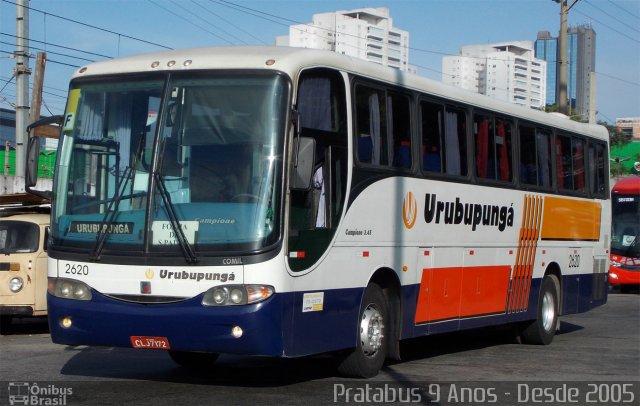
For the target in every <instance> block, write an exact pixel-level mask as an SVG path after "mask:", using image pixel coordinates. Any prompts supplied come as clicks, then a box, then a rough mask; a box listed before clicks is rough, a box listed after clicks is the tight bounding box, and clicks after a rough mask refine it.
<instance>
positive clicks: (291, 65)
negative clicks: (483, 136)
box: [72, 46, 609, 141]
mask: <svg viewBox="0 0 640 406" xmlns="http://www.w3.org/2000/svg"><path fill="white" fill-rule="evenodd" d="M313 67H329V68H335V69H338V70H342V71H345V72H349V73H353V74H356V75H361V76H364V77H369V78H372V79H376V80H380V81H384V82H387V83H392V84H397V85H399V86H403V87H406V88H409V89H413V90H418V91H422V92H425V93H429V94H432V95H434V96H437V97H441V98H444V99H448V100H451V101H452V102H456V103H464V104H467V105H471V106H475V107H478V108H483V109H487V110H490V111H496V112H499V113H503V114H508V115H510V116H513V117H518V118H520V119H524V120H530V121H533V122H537V123H543V124H546V125H549V126H552V127H557V128H560V129H565V130H567V131H573V132H576V133H581V134H585V135H590V136H593V137H596V138H599V139H601V140H606V141H608V140H609V133H608V131H607V130H606V128H604V127H603V126H599V125H593V124H584V123H578V122H576V121H572V120H570V119H569V118H568V117H566V116H564V115H561V114H553V113H545V112H542V111H538V110H535V109H531V108H527V107H522V106H518V105H515V104H512V103H508V102H505V101H501V100H496V99H494V98H491V97H488V96H485V95H481V94H478V93H474V92H471V91H468V90H465V89H461V88H458V87H454V86H450V85H445V84H443V83H442V82H439V81H436V80H433V79H428V78H425V77H421V76H418V75H415V74H412V73H407V72H402V71H400V70H398V69H394V68H390V67H384V66H381V65H378V64H376V63H373V62H368V61H365V60H361V59H358V58H353V57H349V56H346V55H342V54H338V53H336V52H332V51H323V50H315V49H307V48H293V47H275V46H226V47H208V48H187V49H180V50H171V51H163V52H156V53H148V54H140V55H135V56H128V57H122V58H116V59H111V60H108V61H101V62H95V63H92V64H90V65H87V66H84V67H82V68H80V69H78V70H77V71H76V72H75V73H74V75H73V76H72V79H77V78H82V77H89V76H99V75H114V74H125V73H144V72H162V71H166V72H168V71H173V72H176V71H177V72H184V71H198V70H208V69H268V70H273V71H282V72H284V73H286V74H287V75H289V76H290V77H291V78H294V79H295V78H296V76H297V75H298V74H299V73H300V71H302V70H303V69H306V68H313Z"/></svg>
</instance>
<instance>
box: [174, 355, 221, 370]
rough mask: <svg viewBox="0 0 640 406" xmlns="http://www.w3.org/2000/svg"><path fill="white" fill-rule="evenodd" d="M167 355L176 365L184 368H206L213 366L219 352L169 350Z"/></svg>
mask: <svg viewBox="0 0 640 406" xmlns="http://www.w3.org/2000/svg"><path fill="white" fill-rule="evenodd" d="M169 356H170V357H171V359H172V360H173V362H175V363H176V364H178V365H181V366H183V367H186V368H191V369H198V370H207V369H211V368H212V367H213V364H214V363H215V362H216V360H217V359H218V357H219V356H220V355H219V354H215V353H209V352H188V351H174V350H169Z"/></svg>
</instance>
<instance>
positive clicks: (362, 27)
mask: <svg viewBox="0 0 640 406" xmlns="http://www.w3.org/2000/svg"><path fill="white" fill-rule="evenodd" d="M276 44H277V45H280V46H292V47H301V48H313V49H325V50H329V51H335V52H338V53H341V54H345V55H349V56H353V57H356V58H360V59H364V60H367V61H370V62H374V63H377V64H380V65H384V66H390V67H392V68H396V69H399V70H401V71H415V69H411V68H410V66H409V33H408V32H407V31H404V30H401V29H399V28H397V27H394V26H393V20H392V18H391V16H390V14H389V9H388V8H384V7H381V8H362V9H356V10H351V11H336V12H330V13H319V14H314V15H313V17H312V21H311V22H310V23H308V24H298V25H292V26H290V27H289V35H288V36H284V37H278V38H277V39H276Z"/></svg>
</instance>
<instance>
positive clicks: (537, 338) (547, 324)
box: [520, 275, 560, 345]
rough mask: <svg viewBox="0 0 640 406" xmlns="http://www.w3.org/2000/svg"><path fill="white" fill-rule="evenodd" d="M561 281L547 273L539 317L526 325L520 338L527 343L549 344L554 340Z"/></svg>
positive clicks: (540, 301) (540, 296)
mask: <svg viewBox="0 0 640 406" xmlns="http://www.w3.org/2000/svg"><path fill="white" fill-rule="evenodd" d="M559 288H560V283H559V282H558V278H557V277H556V276H554V275H546V276H545V277H544V278H543V279H542V284H541V285H540V294H539V295H538V310H537V317H536V320H535V321H534V322H532V323H531V324H529V325H528V326H526V327H525V328H524V329H523V330H522V333H521V334H520V338H521V340H522V342H523V343H526V344H541V345H547V344H550V343H551V341H553V336H555V334H556V330H557V326H558V308H559V306H558V304H559V303H560V300H559V297H560V292H559V290H560V289H559Z"/></svg>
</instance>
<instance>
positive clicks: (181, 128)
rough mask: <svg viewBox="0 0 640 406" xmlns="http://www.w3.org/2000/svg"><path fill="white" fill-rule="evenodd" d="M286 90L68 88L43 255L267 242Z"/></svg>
mask: <svg viewBox="0 0 640 406" xmlns="http://www.w3.org/2000/svg"><path fill="white" fill-rule="evenodd" d="M287 91H288V86H287V81H286V79H285V78H283V77H282V76H278V75H276V74H269V75H248V74H244V75H205V74H203V75H201V76H196V77H194V76H193V75H191V76H189V77H188V78H181V77H179V76H167V77H163V76H157V77H155V78H153V77H152V78H151V79H149V76H146V77H145V78H143V79H140V78H138V79H135V78H134V79H128V80H120V81H114V80H113V78H111V79H109V80H101V81H99V82H96V81H91V82H86V83H85V82H77V83H72V87H71V91H70V95H69V101H68V104H67V111H66V114H65V122H64V124H63V136H62V145H61V147H60V154H59V161H58V170H57V171H56V177H57V179H56V183H55V184H56V190H55V193H56V200H55V202H54V206H53V210H54V213H55V215H54V216H53V224H52V242H53V245H52V248H55V247H58V248H63V247H65V246H70V247H71V246H72V247H74V248H75V249H76V250H77V249H78V248H83V247H84V248H86V249H87V250H88V251H89V252H93V253H94V254H95V255H96V256H98V257H99V255H100V253H101V252H102V251H103V249H104V250H106V251H110V252H111V253H113V252H116V251H117V252H132V251H133V252H144V253H146V254H149V255H153V254H157V253H172V252H175V253H180V252H185V250H186V251H193V252H197V253H198V254H202V255H218V254H222V253H225V254H227V253H229V252H236V253H237V252H239V251H245V252H246V251H255V250H259V249H261V248H264V247H266V246H268V245H270V244H273V243H274V242H276V241H277V240H278V239H279V236H280V231H279V228H280V227H279V213H280V204H281V197H280V193H281V185H280V183H281V182H279V181H278V179H281V178H282V170H283V168H282V162H283V160H282V154H283V137H284V128H285V122H284V117H285V116H286V101H287V97H288V96H287Z"/></svg>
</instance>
